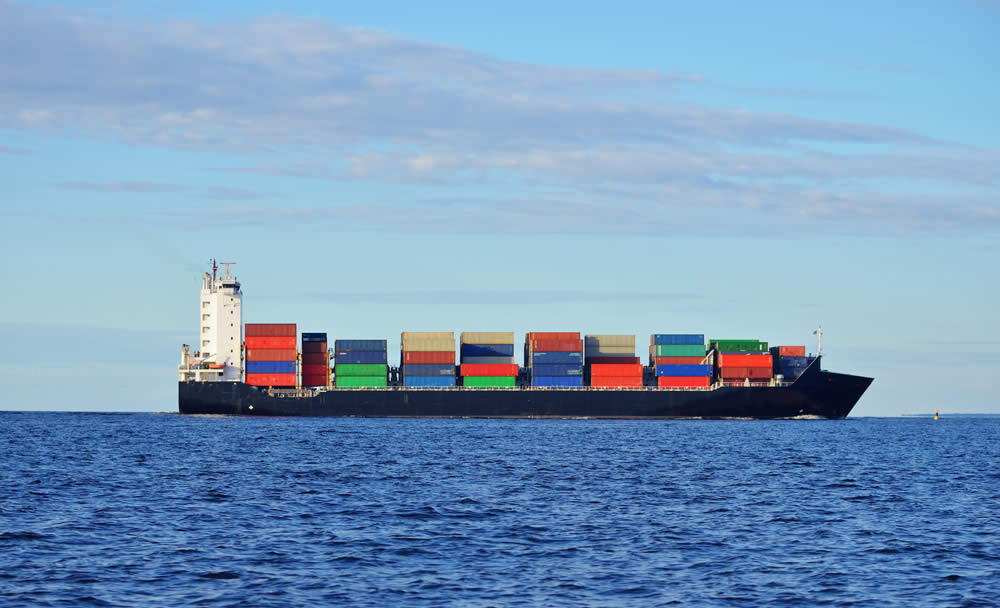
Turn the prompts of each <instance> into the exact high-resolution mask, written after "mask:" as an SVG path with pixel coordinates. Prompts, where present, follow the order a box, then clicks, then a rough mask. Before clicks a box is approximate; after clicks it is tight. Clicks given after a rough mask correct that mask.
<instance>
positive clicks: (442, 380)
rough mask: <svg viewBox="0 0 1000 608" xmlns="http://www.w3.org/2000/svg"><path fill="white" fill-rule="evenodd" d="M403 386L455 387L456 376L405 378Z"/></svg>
mask: <svg viewBox="0 0 1000 608" xmlns="http://www.w3.org/2000/svg"><path fill="white" fill-rule="evenodd" d="M403 386H439V387H448V386H455V376H405V377H404V378H403Z"/></svg>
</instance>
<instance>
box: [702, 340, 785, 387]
mask: <svg viewBox="0 0 1000 608" xmlns="http://www.w3.org/2000/svg"><path fill="white" fill-rule="evenodd" d="M712 346H713V347H715V350H716V352H717V355H716V364H717V366H718V368H719V377H720V378H721V379H722V382H723V383H724V384H726V385H729V386H738V385H742V384H745V383H747V382H750V383H752V384H758V383H770V381H771V376H772V374H773V373H774V372H773V370H772V366H773V363H774V362H773V360H772V359H771V354H770V353H769V352H768V349H767V342H762V341H760V340H712Z"/></svg>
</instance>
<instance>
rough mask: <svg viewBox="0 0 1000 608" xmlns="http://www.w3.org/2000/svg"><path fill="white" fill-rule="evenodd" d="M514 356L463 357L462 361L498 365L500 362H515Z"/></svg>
mask: <svg viewBox="0 0 1000 608" xmlns="http://www.w3.org/2000/svg"><path fill="white" fill-rule="evenodd" d="M513 362H514V357H462V363H487V364H490V365H496V364H498V363H513Z"/></svg>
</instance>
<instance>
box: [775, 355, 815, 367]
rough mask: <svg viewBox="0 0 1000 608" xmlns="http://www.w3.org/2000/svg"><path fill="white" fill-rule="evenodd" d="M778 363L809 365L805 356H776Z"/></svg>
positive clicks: (797, 365) (796, 365)
mask: <svg viewBox="0 0 1000 608" xmlns="http://www.w3.org/2000/svg"><path fill="white" fill-rule="evenodd" d="M778 365H789V366H792V367H805V366H807V365H809V360H808V359H806V358H805V357H778Z"/></svg>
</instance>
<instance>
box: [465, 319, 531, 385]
mask: <svg viewBox="0 0 1000 608" xmlns="http://www.w3.org/2000/svg"><path fill="white" fill-rule="evenodd" d="M461 342H462V347H461V353H460V356H461V359H460V361H461V364H462V366H461V375H462V386H466V387H481V388H500V387H505V388H512V387H514V386H515V385H516V384H517V364H516V363H514V332H512V331H463V332H462V335H461Z"/></svg>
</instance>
